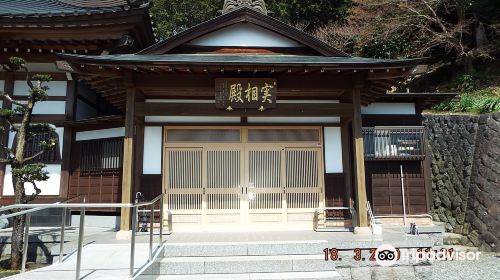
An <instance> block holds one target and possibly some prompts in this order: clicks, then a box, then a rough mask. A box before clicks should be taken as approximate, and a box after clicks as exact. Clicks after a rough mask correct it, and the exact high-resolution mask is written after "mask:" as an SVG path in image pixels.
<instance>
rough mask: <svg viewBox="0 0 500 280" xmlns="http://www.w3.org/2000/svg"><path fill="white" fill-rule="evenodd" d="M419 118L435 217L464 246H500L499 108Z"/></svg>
mask: <svg viewBox="0 0 500 280" xmlns="http://www.w3.org/2000/svg"><path fill="white" fill-rule="evenodd" d="M423 119H424V126H425V129H426V135H427V140H428V143H427V145H428V147H427V149H428V152H429V156H430V161H431V171H432V193H433V194H432V197H433V205H432V216H433V218H434V220H435V221H440V222H444V223H445V227H446V230H447V231H448V232H454V233H459V234H462V235H463V236H464V237H463V238H462V240H461V243H462V244H463V245H469V246H472V245H473V246H477V247H480V248H481V249H483V250H488V251H500V216H499V214H500V182H499V181H500V113H496V114H485V115H481V116H468V115H424V118H423Z"/></svg>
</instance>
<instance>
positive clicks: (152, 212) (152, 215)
mask: <svg viewBox="0 0 500 280" xmlns="http://www.w3.org/2000/svg"><path fill="white" fill-rule="evenodd" d="M154 223H155V204H154V203H151V210H150V214H149V261H152V260H153V225H154Z"/></svg>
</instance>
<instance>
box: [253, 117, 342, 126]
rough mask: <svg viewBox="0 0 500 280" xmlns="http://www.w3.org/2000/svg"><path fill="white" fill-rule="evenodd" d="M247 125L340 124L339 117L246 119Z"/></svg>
mask: <svg viewBox="0 0 500 280" xmlns="http://www.w3.org/2000/svg"><path fill="white" fill-rule="evenodd" d="M248 123H289V124H305V123H340V117H248Z"/></svg>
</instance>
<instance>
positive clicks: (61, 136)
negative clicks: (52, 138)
mask: <svg viewBox="0 0 500 280" xmlns="http://www.w3.org/2000/svg"><path fill="white" fill-rule="evenodd" d="M56 132H57V136H58V138H59V152H60V153H61V158H62V150H63V144H64V143H63V141H64V127H56Z"/></svg>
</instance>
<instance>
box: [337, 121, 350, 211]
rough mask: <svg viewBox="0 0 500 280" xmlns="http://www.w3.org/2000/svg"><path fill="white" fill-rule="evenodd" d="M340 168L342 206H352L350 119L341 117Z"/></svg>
mask: <svg viewBox="0 0 500 280" xmlns="http://www.w3.org/2000/svg"><path fill="white" fill-rule="evenodd" d="M340 123H341V141H342V169H343V171H344V181H345V184H344V187H345V201H344V206H348V207H352V205H353V203H352V202H353V201H352V191H351V190H352V172H351V166H352V160H351V143H350V136H349V135H350V129H349V126H350V119H346V118H342V119H341V122H340Z"/></svg>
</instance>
